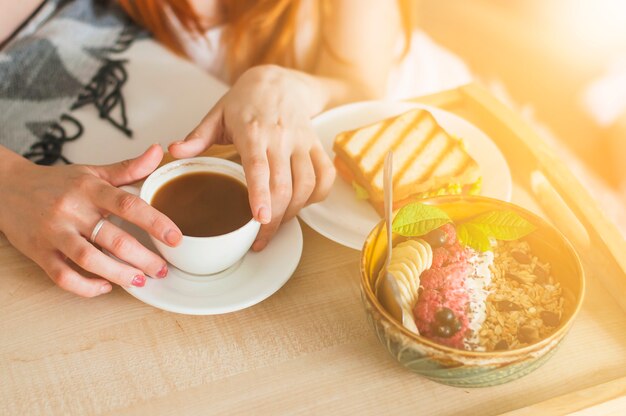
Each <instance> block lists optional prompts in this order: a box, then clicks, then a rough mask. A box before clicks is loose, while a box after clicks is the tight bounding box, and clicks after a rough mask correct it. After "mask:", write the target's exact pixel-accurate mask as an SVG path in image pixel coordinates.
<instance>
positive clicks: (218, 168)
mask: <svg viewBox="0 0 626 416" xmlns="http://www.w3.org/2000/svg"><path fill="white" fill-rule="evenodd" d="M194 172H214V173H221V174H223V175H227V176H230V177H231V178H234V179H236V180H238V181H239V182H241V183H242V184H244V185H246V178H245V175H244V172H243V168H242V167H241V166H240V165H238V164H236V163H234V162H231V161H228V160H224V159H218V158H214V157H196V158H190V159H180V160H176V161H174V162H171V163H168V164H166V165H164V166H161V167H160V168H159V169H157V170H155V171H154V172H152V174H151V175H150V176H148V178H147V179H146V181H145V182H144V184H143V186H142V187H141V190H140V192H139V196H140V197H141V199H143V200H144V201H146V202H147V203H151V202H152V198H153V197H154V194H155V193H156V192H157V191H158V190H159V189H160V188H161V187H162V186H163V185H165V183H167V182H169V181H170V180H172V179H174V178H176V177H178V176H181V175H185V174H189V173H194ZM216 203H219V201H216ZM260 226H261V224H259V223H258V222H257V221H256V220H255V219H254V218H252V219H251V220H250V221H248V222H247V223H246V224H245V225H243V226H242V227H240V228H238V229H236V230H234V231H231V232H230V233H228V234H222V235H218V236H213V237H190V236H186V235H184V236H183V239H182V242H181V243H180V244H179V245H178V246H176V247H170V246H168V245H166V244H164V243H162V242H161V241H159V240H157V239H156V238H154V237H152V236H150V238H151V239H152V242H153V243H154V245H155V246H156V248H157V250H159V252H160V253H161V254H162V255H163V257H164V258H165V260H167V261H168V262H170V263H171V264H173V265H174V266H176V267H177V268H179V269H181V270H183V271H185V272H187V273H192V274H199V275H207V274H214V273H218V272H221V271H223V270H225V269H227V268H229V267H230V266H232V265H234V264H235V263H237V261H238V260H240V259H241V258H242V257H243V256H244V255H245V254H246V253H247V252H248V250H250V247H251V246H252V243H254V240H255V238H256V235H257V233H258V232H259V228H260Z"/></svg>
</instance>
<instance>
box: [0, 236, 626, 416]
mask: <svg viewBox="0 0 626 416" xmlns="http://www.w3.org/2000/svg"><path fill="white" fill-rule="evenodd" d="M303 231H304V251H303V255H302V260H301V262H300V265H299V267H298V269H297V270H296V272H295V274H294V275H293V277H292V278H291V279H290V280H289V281H288V282H287V284H286V285H285V286H284V287H283V288H282V289H281V290H279V291H278V292H277V293H276V294H275V295H273V296H271V297H270V298H269V299H267V300H265V301H264V302H262V303H260V304H258V305H256V306H253V307H251V308H249V309H246V310H243V311H240V312H236V313H231V314H227V315H221V316H185V315H178V314H173V313H168V312H164V311H161V310H158V309H155V308H153V307H151V306H148V305H145V304H143V303H141V302H139V301H138V300H136V299H135V298H133V297H132V296H130V295H129V294H127V293H126V292H125V291H124V290H122V289H120V288H116V289H114V290H113V292H112V293H110V294H108V295H106V296H102V297H99V298H95V299H83V298H79V297H77V296H74V295H71V294H69V293H66V292H63V291H62V290H60V289H58V288H57V287H55V286H54V285H53V284H52V282H51V281H50V280H49V279H48V278H47V277H46V276H45V275H44V273H43V272H42V271H41V270H40V269H39V268H38V267H37V266H36V265H35V264H34V263H32V262H31V261H30V260H28V259H26V258H25V257H24V256H23V255H21V254H20V253H19V252H17V251H16V250H15V249H14V248H13V247H12V246H10V245H9V244H8V242H7V241H6V239H4V238H3V239H1V240H0V375H1V376H0V414H2V415H25V414H37V415H41V414H77V415H85V414H153V415H160V414H163V415H169V414H207V413H211V414H249V413H251V412H252V413H253V414H261V413H263V414H276V413H279V414H293V413H299V412H301V413H307V414H310V413H317V414H329V413H331V412H332V414H354V413H357V412H358V414H388V413H390V412H391V413H415V412H420V413H421V414H437V415H444V414H460V413H465V414H477V412H478V411H480V414H482V415H489V414H497V413H501V412H505V411H510V410H513V409H516V408H518V407H520V406H525V405H527V404H528V403H535V402H542V401H544V400H548V399H550V398H552V397H554V396H559V395H561V394H566V393H567V392H569V391H574V390H578V389H580V388H583V387H585V386H594V385H595V384H598V383H599V382H600V381H602V380H605V379H607V378H608V379H610V378H611V374H610V372H611V371H613V373H614V377H618V376H619V375H620V374H621V373H622V368H623V367H622V366H623V365H624V362H625V359H626V357H623V358H624V359H622V360H619V361H618V362H614V363H613V364H614V366H611V363H610V362H607V360H610V359H611V357H614V356H615V354H616V353H618V354H619V350H617V349H616V348H617V347H616V345H617V346H619V345H620V344H623V343H624V342H626V338H625V336H624V334H623V333H616V334H609V335H610V336H611V337H616V339H614V340H611V339H609V340H608V341H607V342H606V343H604V344H600V345H594V343H593V342H592V341H590V340H586V338H585V331H584V327H583V326H581V325H577V326H575V327H574V329H573V331H572V332H573V333H572V334H570V336H568V338H566V340H565V342H564V345H563V346H562V347H561V349H560V350H559V352H558V353H557V354H556V356H555V357H554V358H553V359H552V360H550V361H549V362H548V363H547V364H546V365H545V366H543V367H541V368H540V369H539V370H538V371H536V372H534V373H532V374H531V375H529V376H527V377H524V378H522V379H521V380H518V381H515V382H512V383H509V384H507V385H504V386H498V387H492V388H486V389H459V388H453V387H447V386H443V385H439V384H436V383H434V382H431V381H428V380H426V379H423V378H421V377H418V376H417V375H415V374H413V373H410V372H408V371H407V370H405V369H404V368H403V367H401V366H400V365H398V364H397V363H396V362H395V361H393V360H392V359H391V357H390V356H389V355H388V354H387V352H386V351H385V349H384V348H383V347H382V346H381V345H379V342H378V340H377V339H376V337H375V335H374V332H373V330H372V329H371V328H370V326H369V324H368V323H367V321H366V319H365V313H364V311H363V308H362V306H361V302H360V298H359V287H358V281H359V279H358V259H359V252H357V251H354V250H351V249H348V248H344V247H342V246H339V245H338V244H335V243H333V242H331V241H329V240H327V239H326V238H324V237H322V236H320V235H319V234H317V233H316V232H314V231H313V230H311V229H310V228H308V227H307V226H303ZM599 290H600V288H595V290H590V292H591V294H592V295H593V296H592V297H589V298H588V301H587V303H588V304H590V305H593V304H594V303H596V305H597V302H598V301H599V300H600V299H602V298H603V297H604V296H605V295H606V294H604V296H603V294H602V293H599V292H598V291H599ZM602 318H604V319H607V320H609V321H611V319H613V320H614V322H613V324H611V325H612V326H613V327H614V328H615V329H616V330H617V329H620V330H621V329H622V327H623V325H622V324H623V322H622V321H620V319H621V317H620V316H615V317H611V316H606V315H605V316H602ZM589 319H593V316H592V315H587V314H584V313H583V314H582V316H581V317H580V320H583V321H588V320H589ZM620 322H622V323H620ZM576 342H582V343H587V344H589V348H590V350H591V349H593V348H595V351H596V353H597V354H602V356H604V357H605V359H603V360H599V361H600V362H599V363H598V364H599V367H600V368H601V369H602V372H601V373H600V372H596V373H591V374H589V376H588V377H586V376H585V377H583V378H581V377H580V376H581V375H582V374H583V373H584V372H585V371H589V366H588V365H587V364H582V363H581V365H580V367H579V368H576V366H572V367H569V366H570V365H571V364H572V363H575V362H577V361H580V360H583V359H584V357H580V356H579V353H578V349H577V348H575V345H574V343H576ZM611 368H613V370H611ZM564 371H565V373H563V372H564ZM555 372H559V373H562V374H563V376H565V375H566V374H567V375H569V377H571V380H567V379H566V378H564V379H563V383H562V384H560V385H556V386H555V385H554V383H552V382H551V381H550V382H547V379H550V378H551V377H552V374H554V373H555ZM607 372H609V373H607ZM607 388H608V392H610V393H611V394H612V396H610V397H615V394H616V393H615V391H616V389H621V390H618V391H621V392H622V393H623V392H624V389H625V386H624V385H623V383H622V384H618V385H616V386H610V385H609V386H608V387H606V388H603V389H602V391H603V392H604V394H606V393H607ZM519 392H525V394H527V395H528V396H526V395H524V396H521V395H520V394H519ZM178 412H182V413H178Z"/></svg>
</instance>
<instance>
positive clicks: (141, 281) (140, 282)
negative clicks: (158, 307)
mask: <svg viewBox="0 0 626 416" xmlns="http://www.w3.org/2000/svg"><path fill="white" fill-rule="evenodd" d="M131 284H132V285H133V286H137V287H143V286H144V285H145V284H146V276H144V275H142V274H138V275H137V276H135V277H133V281H132V282H131Z"/></svg>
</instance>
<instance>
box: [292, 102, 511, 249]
mask: <svg viewBox="0 0 626 416" xmlns="http://www.w3.org/2000/svg"><path fill="white" fill-rule="evenodd" d="M413 108H423V109H425V110H428V111H430V112H431V114H432V115H433V117H435V119H436V120H437V122H438V123H439V124H440V125H441V127H443V128H444V129H445V130H446V131H447V132H448V133H450V134H452V135H454V136H457V137H460V138H462V139H463V141H464V142H465V144H466V147H467V151H468V153H469V154H470V155H471V156H472V157H473V158H474V159H475V160H476V162H478V165H479V166H480V170H481V174H482V177H483V186H482V191H481V195H484V196H489V197H492V198H496V199H501V200H504V201H510V200H511V193H512V189H513V181H512V180H511V171H510V170H509V166H508V165H507V163H506V160H505V159H504V156H503V155H502V153H501V152H500V150H499V149H498V147H497V146H496V144H495V143H494V142H493V141H491V139H489V137H488V136H487V135H485V133H483V132H482V131H480V130H479V129H478V128H477V127H475V126H474V125H472V124H470V123H469V122H467V121H466V120H464V119H462V118H460V117H458V116H456V115H454V114H451V113H449V112H447V111H443V110H440V109H437V108H433V107H429V106H426V105H422V104H417V103H409V102H393V101H366V102H361V103H354V104H348V105H345V106H342V107H337V108H334V109H332V110H330V111H327V112H325V113H322V114H320V115H319V116H317V117H316V118H315V119H313V127H314V128H315V131H316V133H317V134H318V136H319V137H320V139H321V141H322V144H323V145H324V149H325V150H326V152H327V153H328V154H329V155H330V157H331V158H332V159H334V157H335V154H334V152H333V150H332V147H333V141H334V139H335V136H336V135H337V134H338V133H340V132H342V131H345V130H352V129H355V128H358V127H361V126H364V125H367V124H370V123H374V122H377V121H379V120H382V119H384V118H387V117H392V116H396V115H398V114H402V113H404V112H406V111H408V110H410V109H413ZM300 218H302V220H303V221H304V222H306V223H307V224H308V225H309V226H310V227H311V228H313V229H314V230H315V231H317V232H318V233H320V234H322V235H323V236H325V237H327V238H329V239H331V240H333V241H335V242H337V243H339V244H343V245H344V246H346V247H350V248H353V249H355V250H360V249H361V248H362V247H363V243H364V242H365V238H366V237H367V234H368V233H369V232H370V231H371V230H372V228H374V226H375V225H376V224H377V223H378V222H379V221H380V216H379V215H378V213H377V212H376V211H375V210H374V208H373V207H372V206H371V205H370V204H369V203H368V202H367V201H362V200H358V199H357V198H356V194H355V192H354V189H353V188H352V186H351V185H349V184H347V183H346V182H345V181H343V180H342V179H341V178H337V180H336V181H335V183H334V185H333V187H332V189H331V191H330V194H329V195H328V198H327V199H326V200H324V201H322V202H320V203H318V204H314V205H311V206H308V207H306V208H304V209H303V210H302V211H301V212H300Z"/></svg>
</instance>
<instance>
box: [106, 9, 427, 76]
mask: <svg viewBox="0 0 626 416" xmlns="http://www.w3.org/2000/svg"><path fill="white" fill-rule="evenodd" d="M118 1H119V3H120V4H121V6H122V7H123V8H124V10H126V12H127V13H128V14H129V15H130V16H131V17H132V18H133V19H134V20H135V22H137V23H138V24H139V25H141V26H143V27H145V28H146V29H148V30H149V31H150V32H151V33H152V34H153V36H154V37H155V38H156V39H157V40H158V41H159V42H161V43H162V44H164V45H165V46H166V47H168V48H169V49H171V50H172V51H174V52H176V53H177V54H179V55H185V52H184V45H182V44H181V43H180V40H179V37H178V36H176V34H175V33H173V32H172V27H171V25H170V23H169V16H168V8H169V11H170V12H171V13H173V14H174V15H175V16H176V18H177V19H178V20H179V21H180V23H181V24H182V26H183V27H184V28H185V29H186V30H187V31H189V32H191V33H196V34H199V33H202V32H203V31H205V30H207V29H209V28H208V27H203V23H202V22H201V19H200V17H199V16H198V15H197V13H196V12H195V10H194V8H193V6H192V5H191V4H190V2H189V1H188V0H118ZM322 2H327V0H320V3H322ZM414 3H415V2H414V1H413V0H398V5H399V7H400V12H401V17H402V25H403V27H404V33H405V45H406V46H405V50H406V49H408V47H409V45H410V41H411V32H412V29H413V27H414V23H415V18H416V13H417V10H416V8H415V4H414ZM300 5H301V0H230V1H227V2H224V4H223V6H222V12H223V15H224V18H225V23H227V28H226V33H225V41H226V42H227V43H228V55H227V60H228V66H229V70H230V73H231V76H232V77H233V79H235V78H236V77H237V76H238V75H239V74H241V73H242V72H243V71H245V70H246V69H247V68H249V67H251V66H254V65H260V64H277V65H281V66H285V67H290V68H295V67H296V65H297V62H296V59H295V46H294V40H295V37H296V30H297V23H298V22H297V19H298V17H299V11H300ZM327 8H330V9H331V10H332V3H329V4H328V7H326V8H325V9H327ZM323 47H326V48H328V47H329V45H327V44H326V43H323ZM333 55H334V56H337V54H336V53H333Z"/></svg>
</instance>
